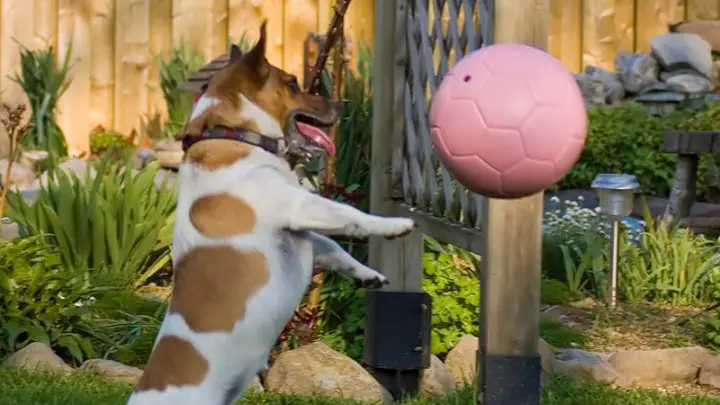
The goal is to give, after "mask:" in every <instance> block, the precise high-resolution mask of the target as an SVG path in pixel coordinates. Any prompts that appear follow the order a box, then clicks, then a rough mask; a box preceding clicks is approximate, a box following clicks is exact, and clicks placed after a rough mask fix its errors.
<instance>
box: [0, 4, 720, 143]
mask: <svg viewBox="0 0 720 405" xmlns="http://www.w3.org/2000/svg"><path fill="white" fill-rule="evenodd" d="M383 1H390V0H383ZM430 1H437V2H440V3H445V2H446V1H455V0H430ZM551 3H552V6H551V7H552V10H551V21H549V28H550V29H549V31H550V34H549V51H550V52H551V53H552V54H553V55H554V56H556V57H557V58H559V59H560V60H562V61H563V62H564V63H565V65H566V66H567V67H568V68H569V69H571V70H573V71H580V70H581V69H582V68H584V66H587V65H596V66H603V67H608V68H612V61H613V58H614V56H615V53H616V52H617V51H618V50H620V49H624V50H628V51H634V50H637V51H646V50H648V43H649V40H650V38H652V36H654V35H657V34H660V33H662V32H664V31H665V30H666V29H667V25H668V24H669V23H675V22H680V21H682V20H685V19H716V18H719V17H720V0H552V1H551ZM333 4H334V1H333V0H0V57H1V59H0V88H1V89H3V90H4V93H3V94H2V98H3V100H4V101H5V102H18V101H22V100H24V99H25V96H24V95H23V94H22V91H21V90H20V89H19V87H18V86H17V85H16V84H15V83H13V82H12V81H11V80H10V79H9V76H11V75H14V74H15V73H16V72H17V67H18V65H19V52H18V44H17V43H16V42H15V41H18V42H19V43H21V44H23V45H24V46H27V47H30V48H42V47H46V46H49V45H52V46H55V47H56V49H57V50H58V54H59V55H64V53H65V51H66V50H67V49H68V46H69V44H70V41H71V40H72V56H73V58H74V60H75V66H74V69H73V71H72V78H73V81H72V84H71V86H70V88H69V89H68V90H67V92H66V93H65V95H64V96H63V98H62V99H61V104H60V106H59V109H60V113H59V121H60V125H61V126H62V128H63V129H64V130H65V132H66V135H67V137H68V142H69V143H70V144H71V146H72V147H75V148H79V149H83V150H85V149H87V147H88V137H87V134H88V133H89V131H90V130H91V129H92V128H93V127H94V126H96V125H103V126H105V127H107V128H114V129H117V130H119V131H121V132H125V133H128V132H130V130H132V129H133V128H136V129H139V124H140V119H141V118H140V117H142V116H143V115H145V114H152V113H155V112H160V113H164V102H163V99H162V94H161V92H160V91H159V89H158V86H157V84H158V71H157V67H156V64H155V62H154V55H157V54H162V55H168V54H169V52H170V51H171V49H172V47H173V46H177V45H178V44H179V43H180V42H181V41H184V42H186V43H187V44H189V45H191V46H194V47H195V48H196V49H198V50H199V51H200V52H201V54H202V55H203V56H204V57H205V59H206V60H210V59H211V58H213V57H215V56H218V55H220V54H222V53H224V52H225V50H226V47H227V40H228V38H231V39H233V40H238V39H239V38H240V37H241V36H242V35H243V33H246V36H247V38H248V40H250V41H251V42H252V41H254V39H255V38H256V36H257V27H258V26H259V23H260V20H261V19H262V18H268V20H269V22H268V34H269V45H270V46H269V49H268V55H269V59H270V61H271V62H272V63H274V64H277V65H279V66H282V67H284V68H285V69H287V70H289V71H291V72H293V73H295V74H297V75H298V76H301V75H302V61H303V47H302V44H303V41H304V40H305V38H306V36H307V33H308V32H310V31H324V30H325V29H326V27H327V25H328V23H329V19H330V16H331V10H332V5H333ZM374 8H375V0H353V3H352V5H351V7H350V10H349V15H348V17H347V24H346V26H347V31H348V36H349V38H350V39H351V40H352V41H353V45H355V46H357V44H359V43H362V42H364V43H367V44H372V39H373V29H374V19H375V18H374ZM444 17H445V18H446V19H447V18H449V16H448V15H445V16H444Z"/></svg>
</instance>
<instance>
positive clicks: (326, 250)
mask: <svg viewBox="0 0 720 405" xmlns="http://www.w3.org/2000/svg"><path fill="white" fill-rule="evenodd" d="M307 235H308V238H310V240H311V241H312V247H313V254H314V262H315V264H316V265H319V266H320V267H322V268H323V269H325V270H328V271H336V272H338V273H340V274H342V275H343V276H345V277H348V278H352V279H355V280H357V281H358V282H359V283H360V284H361V285H362V286H363V287H366V288H379V287H381V286H383V285H384V284H388V280H387V278H385V276H383V275H382V274H380V273H379V272H378V271H376V270H373V269H371V268H370V267H367V266H365V265H364V264H362V263H360V262H359V261H357V260H356V259H355V258H354V257H352V255H350V253H348V252H346V251H345V250H344V249H343V248H342V246H340V245H339V244H338V243H337V242H335V241H334V240H332V239H330V238H328V237H327V236H323V235H320V234H317V233H315V232H308V234H307Z"/></svg>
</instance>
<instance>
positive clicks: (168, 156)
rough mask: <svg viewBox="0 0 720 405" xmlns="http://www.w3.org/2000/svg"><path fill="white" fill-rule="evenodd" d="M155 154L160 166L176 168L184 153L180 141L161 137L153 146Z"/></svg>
mask: <svg viewBox="0 0 720 405" xmlns="http://www.w3.org/2000/svg"><path fill="white" fill-rule="evenodd" d="M155 154H156V158H157V160H158V161H159V162H160V166H162V167H167V168H171V169H177V168H178V167H179V166H180V162H181V161H182V158H183V155H184V152H183V150H182V142H181V141H177V140H175V138H167V139H163V140H162V141H160V142H158V143H157V145H156V146H155Z"/></svg>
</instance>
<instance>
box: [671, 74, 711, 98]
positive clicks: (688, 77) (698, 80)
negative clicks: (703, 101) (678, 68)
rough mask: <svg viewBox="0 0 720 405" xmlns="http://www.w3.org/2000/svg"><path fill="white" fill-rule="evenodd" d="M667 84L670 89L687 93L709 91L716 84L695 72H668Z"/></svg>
mask: <svg viewBox="0 0 720 405" xmlns="http://www.w3.org/2000/svg"><path fill="white" fill-rule="evenodd" d="M667 73H668V75H667V76H666V78H665V84H666V85H667V88H668V90H670V91H675V92H678V93H685V94H697V93H707V92H709V91H712V90H713V88H714V86H713V83H712V81H711V80H710V79H708V78H706V77H704V76H701V75H699V74H698V73H695V72H690V73H686V72H677V73H675V72H667Z"/></svg>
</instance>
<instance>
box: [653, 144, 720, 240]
mask: <svg viewBox="0 0 720 405" xmlns="http://www.w3.org/2000/svg"><path fill="white" fill-rule="evenodd" d="M663 138H664V139H663V150H664V151H665V152H669V153H676V154H677V155H678V156H677V165H676V166H675V179H674V181H673V185H672V188H671V190H670V197H669V200H668V204H667V205H666V206H665V212H664V214H663V223H665V224H666V225H671V224H674V223H680V224H681V225H684V226H690V227H693V228H696V227H697V228H720V218H717V217H693V218H690V210H691V209H692V206H693V204H694V203H695V197H696V193H697V170H698V162H699V161H700V155H702V154H704V153H720V131H698V132H692V131H691V132H688V131H670V132H666V133H665V135H664V137H663Z"/></svg>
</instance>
